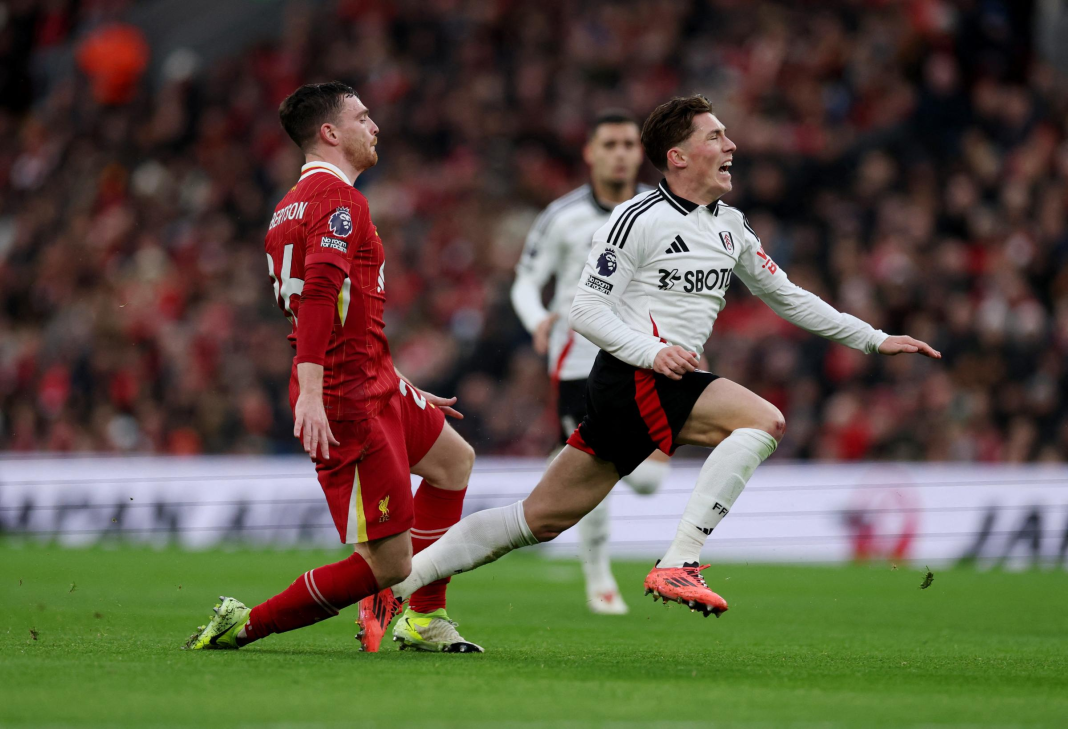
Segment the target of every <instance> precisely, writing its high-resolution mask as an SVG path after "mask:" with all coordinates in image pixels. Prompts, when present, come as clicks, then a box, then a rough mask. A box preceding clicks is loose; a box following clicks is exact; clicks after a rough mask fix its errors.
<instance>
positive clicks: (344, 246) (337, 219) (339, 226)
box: [304, 185, 373, 272]
mask: <svg viewBox="0 0 1068 729" xmlns="http://www.w3.org/2000/svg"><path fill="white" fill-rule="evenodd" d="M313 204H314V206H315V208H314V210H313V211H312V216H311V219H310V221H309V222H308V227H307V228H306V231H307V232H306V234H305V242H306V247H305V254H304V265H305V266H311V265H314V264H316V263H329V264H331V265H334V266H337V267H338V268H340V269H342V270H343V271H345V272H348V270H349V265H350V264H351V263H352V258H353V256H354V255H355V253H356V250H357V249H358V248H359V247H360V246H361V245H362V244H363V243H364V241H366V240H367V238H368V236H369V235H370V234H371V233H372V232H373V231H372V229H373V226H372V225H371V215H370V213H369V211H368V205H367V200H366V199H365V198H364V197H363V195H361V194H360V193H359V192H357V191H356V189H355V188H352V187H348V186H347V185H346V186H340V185H338V186H335V187H331V188H329V189H327V190H325V191H323V192H322V193H321V194H320V195H318V196H317V197H316V199H315V200H314V201H313Z"/></svg>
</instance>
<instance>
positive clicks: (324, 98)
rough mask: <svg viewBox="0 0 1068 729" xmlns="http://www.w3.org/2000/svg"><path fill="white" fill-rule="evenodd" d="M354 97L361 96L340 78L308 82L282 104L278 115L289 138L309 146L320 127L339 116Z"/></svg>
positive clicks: (299, 144) (300, 144)
mask: <svg viewBox="0 0 1068 729" xmlns="http://www.w3.org/2000/svg"><path fill="white" fill-rule="evenodd" d="M350 96H355V97H356V98H357V99H358V98H360V97H359V95H357V93H356V92H355V91H354V90H353V89H352V87H351V86H349V85H347V84H343V83H341V82H340V81H328V82H327V83H323V84H304V85H303V86H301V87H300V88H299V89H297V90H296V91H294V92H293V93H292V94H290V95H289V96H287V97H286V98H285V100H284V101H283V102H282V105H281V106H279V107H278V118H279V119H280V120H281V121H282V128H284V129H285V130H286V134H288V135H289V138H290V139H292V140H293V141H294V142H296V143H297V146H298V147H300V148H301V149H305V147H306V146H307V145H308V144H309V143H310V142H312V141H313V140H314V139H315V138H316V136H317V134H318V132H319V127H321V126H322V125H323V124H325V123H326V122H328V121H333V120H335V119H337V115H338V114H339V113H340V112H341V109H342V108H343V107H344V106H345V99H347V98H348V97H350Z"/></svg>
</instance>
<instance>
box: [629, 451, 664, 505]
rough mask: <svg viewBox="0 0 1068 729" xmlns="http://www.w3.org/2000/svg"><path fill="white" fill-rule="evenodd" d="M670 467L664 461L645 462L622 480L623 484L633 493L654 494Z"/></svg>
mask: <svg viewBox="0 0 1068 729" xmlns="http://www.w3.org/2000/svg"><path fill="white" fill-rule="evenodd" d="M669 470H671V467H670V466H669V465H668V464H667V463H666V462H664V461H652V460H648V459H647V460H645V461H642V462H641V463H639V464H638V467H637V468H635V469H634V470H633V471H631V472H630V473H628V474H627V475H626V476H624V477H623V478H622V481H623V483H625V484H627V485H628V486H630V487H631V488H632V489H633V490H634V493H636V494H641V495H642V496H648V495H649V494H652V493H655V492H656V490H657V489H659V488H660V484H662V483H664V479H665V478H667V474H668V471H669Z"/></svg>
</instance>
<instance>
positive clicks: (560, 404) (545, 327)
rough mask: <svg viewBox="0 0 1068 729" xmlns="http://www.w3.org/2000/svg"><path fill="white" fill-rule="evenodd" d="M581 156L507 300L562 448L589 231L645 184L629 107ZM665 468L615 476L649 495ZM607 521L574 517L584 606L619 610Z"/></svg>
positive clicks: (573, 422) (583, 367) (653, 460)
mask: <svg viewBox="0 0 1068 729" xmlns="http://www.w3.org/2000/svg"><path fill="white" fill-rule="evenodd" d="M582 158H583V160H584V161H585V162H586V165H587V166H588V167H589V170H590V181H589V183H587V184H585V185H582V186H581V187H579V188H577V189H576V190H573V191H571V192H569V193H568V194H566V195H564V196H563V197H561V198H559V199H557V200H555V201H553V202H552V203H551V204H550V205H549V206H548V207H547V208H546V209H545V210H544V211H542V213H541V214H540V215H539V216H538V217H537V219H536V220H535V221H534V225H533V226H532V227H531V229H530V233H529V234H528V235H527V240H526V244H525V245H524V247H523V255H522V257H521V258H520V260H519V263H518V265H517V266H516V276H515V283H513V284H512V306H513V307H515V311H516V314H518V315H519V319H520V321H522V322H523V326H525V327H526V329H527V331H529V332H530V334H531V336H532V337H533V340H534V350H535V351H536V352H537V353H538V354H542V355H544V354H548V358H549V376H550V379H551V380H552V385H553V389H554V391H555V397H556V410H557V417H558V418H559V422H560V435H561V438H560V445H561V446H563V445H565V444H566V443H567V439H568V437H569V436H570V435H571V433H572V432H574V430H575V428H576V427H578V424H579V423H580V422H582V419H583V418H584V417H585V416H586V378H587V377H589V374H590V369H591V368H592V367H593V363H594V360H595V359H596V358H597V353H598V352H599V351H600V350H599V349H598V348H597V345H596V344H594V343H593V342H591V341H590V340H588V339H586V338H585V337H584V336H582V335H581V334H577V333H576V332H575V331H574V330H573V329H571V327H570V326H568V323H567V317H568V313H569V312H570V311H571V302H572V300H573V299H574V298H575V291H576V290H577V289H578V285H579V277H580V276H581V275H582V269H583V268H584V267H585V265H586V259H587V258H589V255H590V246H591V245H592V243H593V234H594V233H595V232H596V231H597V229H598V228H600V227H601V226H602V225H604V224H605V223H606V222H607V221H608V219H609V217H610V216H611V214H612V210H613V209H615V207H616V205H618V204H620V203H622V202H626V201H627V200H630V199H631V198H633V197H634V195H635V194H636V193H638V192H646V191H649V190H650V189H651V188H649V187H648V186H646V185H639V184H638V182H637V179H638V169H639V168H640V167H641V164H642V148H641V139H640V130H639V127H638V121H637V120H636V119H635V118H634V117H633V116H632V115H631V114H630V113H629V112H626V111H623V110H619V109H609V110H606V111H603V112H601V113H600V114H598V115H597V118H596V119H594V122H593V125H592V126H591V128H590V133H589V137H588V139H587V141H586V146H585V147H584V148H583V150H582ZM550 279H555V282H556V283H555V290H554V293H553V298H552V301H551V303H550V304H549V308H548V309H546V308H545V306H544V305H543V304H542V291H543V289H544V288H545V286H546V284H547V283H548V282H549V280H550ZM558 452H559V449H557V451H555V452H554V453H553V455H555V454H556V453H558ZM667 471H668V456H666V455H665V454H663V453H661V452H660V451H654V452H653V454H652V455H651V456H649V458H647V459H646V460H645V461H643V462H642V463H640V464H638V466H637V467H636V468H635V469H634V471H633V472H631V473H630V474H628V475H626V476H625V477H624V478H623V479H622V480H623V482H624V483H626V484H627V485H628V486H630V488H631V489H633V490H634V491H635V493H638V494H641V495H648V494H652V493H654V492H655V491H656V490H657V489H658V488H659V487H660V484H661V483H662V482H663V480H664V477H665V476H666V475H667ZM608 521H609V519H608V499H605V500H604V501H602V502H601V503H600V504H599V505H598V506H597V507H596V508H595V509H594V510H593V511H591V512H590V513H589V514H587V515H586V516H585V517H583V518H582V521H580V522H579V523H578V533H579V555H580V557H581V559H582V571H583V573H584V574H585V576H586V604H587V605H588V606H589V609H590V610H591V611H592V612H594V613H599V614H603V615H622V614H625V613H626V612H627V604H626V602H625V601H624V600H623V597H622V595H620V594H619V587H618V586H617V584H616V580H615V577H614V576H613V575H612V567H611V564H610V563H609V559H608V539H609V524H608Z"/></svg>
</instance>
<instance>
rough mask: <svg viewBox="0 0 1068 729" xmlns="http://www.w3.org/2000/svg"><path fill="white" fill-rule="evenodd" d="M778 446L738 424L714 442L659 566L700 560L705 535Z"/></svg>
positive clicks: (775, 442) (709, 532)
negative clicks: (716, 442)
mask: <svg viewBox="0 0 1068 729" xmlns="http://www.w3.org/2000/svg"><path fill="white" fill-rule="evenodd" d="M777 446H778V441H776V440H775V439H774V438H773V437H771V436H770V435H768V434H767V433H765V432H764V431H763V430H759V429H757V428H739V429H738V430H736V431H734V432H733V433H731V434H730V435H729V436H727V437H726V438H724V439H723V442H722V443H720V444H719V445H718V446H716V448H715V450H713V451H712V455H710V456H709V457H708V460H706V461H705V465H704V466H702V467H701V472H700V473H699V474H698V476H697V485H696V486H695V487H694V489H693V493H692V494H691V495H690V501H689V503H687V504H686V510H685V511H684V512H683V513H682V520H681V521H680V522H679V528H678V531H677V532H676V533H675V539H674V541H672V542H671V546H670V547H668V551H667V553H665V554H664V557H663V559H661V560H660V564H659V565H658V566H659V567H661V568H664V567H682V566H683V565H684V564H688V563H691V562H700V560H701V548H702V547H704V546H705V540H706V539H708V535H709V534H711V533H712V530H713V529H715V527H716V525H717V524H719V523H720V522H721V521H722V520H723V517H725V516H726V515H727V512H728V511H729V510H730V508H731V507H732V506H733V505H734V502H735V500H736V499H737V498H738V496H739V495H740V494H741V493H742V489H744V488H745V484H746V483H747V482H748V481H749V478H750V477H751V476H752V475H753V472H754V471H755V470H756V468H757V466H759V465H760V464H761V463H763V462H764V459H766V458H767V457H768V456H770V455H771V454H772V453H774V452H775V448H776V447H777Z"/></svg>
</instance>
